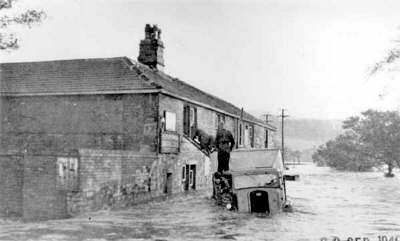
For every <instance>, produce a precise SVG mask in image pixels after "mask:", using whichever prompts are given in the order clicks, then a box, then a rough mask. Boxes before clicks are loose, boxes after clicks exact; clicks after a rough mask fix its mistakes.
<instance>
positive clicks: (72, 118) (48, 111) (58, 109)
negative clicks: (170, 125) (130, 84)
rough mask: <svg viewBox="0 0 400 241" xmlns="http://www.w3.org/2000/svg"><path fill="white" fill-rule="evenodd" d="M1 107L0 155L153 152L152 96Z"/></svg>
mask: <svg viewBox="0 0 400 241" xmlns="http://www.w3.org/2000/svg"><path fill="white" fill-rule="evenodd" d="M1 102H2V103H1V107H2V108H1V113H0V114H1V116H2V119H1V123H0V127H1V134H2V135H1V142H0V144H1V146H2V147H3V148H5V149H16V150H19V151H25V150H27V151H28V152H37V153H41V152H43V151H52V152H67V151H70V150H71V149H78V148H92V149H108V150H113V149H124V150H134V151H146V152H148V151H155V150H156V148H157V135H156V133H157V132H156V127H157V118H158V116H157V114H158V113H157V108H158V101H157V95H156V94H131V95H129V94H126V95H74V96H34V97H1Z"/></svg>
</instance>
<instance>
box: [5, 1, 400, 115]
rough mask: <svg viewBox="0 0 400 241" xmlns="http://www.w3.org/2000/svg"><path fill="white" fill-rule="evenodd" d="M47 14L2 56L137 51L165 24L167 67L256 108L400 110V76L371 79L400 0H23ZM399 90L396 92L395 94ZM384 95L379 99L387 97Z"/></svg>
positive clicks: (395, 23)
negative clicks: (150, 28)
mask: <svg viewBox="0 0 400 241" xmlns="http://www.w3.org/2000/svg"><path fill="white" fill-rule="evenodd" d="M16 6H18V7H19V8H23V7H27V6H29V7H38V8H41V9H44V10H45V11H47V15H48V18H47V19H46V21H45V22H44V23H43V24H41V25H39V26H35V27H33V28H31V29H18V30H17V31H18V33H19V36H20V37H21V38H22V41H21V42H20V44H21V48H20V49H19V50H17V51H11V52H0V61H1V62H15V61H37V60H52V59H73V58H92V57H116V56H128V57H131V58H133V59H135V60H136V58H137V55H138V52H139V50H138V47H139V41H140V40H141V39H143V37H144V26H145V24H146V23H154V24H158V25H159V26H160V27H161V29H162V31H163V32H162V39H163V41H164V44H165V47H166V48H165V52H164V58H165V64H166V68H165V72H167V73H168V74H170V75H172V76H176V77H178V78H180V79H182V80H184V81H187V82H189V83H191V84H193V85H194V86H197V87H199V88H201V89H203V90H205V91H207V92H210V93H212V94H214V95H217V96H220V97H222V98H223V99H226V100H228V101H230V102H232V103H234V104H235V105H237V106H239V107H244V109H245V110H247V111H252V110H256V111H257V112H260V111H265V112H269V113H271V114H278V113H279V108H281V107H284V108H287V109H288V112H289V114H290V115H291V116H296V117H310V118H320V119H326V118H345V117H347V116H350V115H355V114H358V113H359V112H360V111H362V110H365V109H367V108H381V109H384V108H391V109H397V108H398V107H399V106H400V85H399V84H397V82H399V81H395V79H396V76H397V75H400V73H398V74H397V75H396V73H393V74H380V75H378V76H377V77H373V78H368V70H369V68H371V67H372V66H373V65H374V63H375V62H376V61H379V60H381V59H382V58H383V57H384V56H385V54H386V51H387V50H388V49H389V48H390V47H391V46H392V45H393V40H394V39H396V37H398V36H400V31H399V28H398V27H399V26H400V14H399V13H400V1H398V0H387V1H383V0H376V1H368V0H354V1H350V0H338V1H333V0H332V1H329V0H264V1H188V0H185V1H183V0H182V1H167V0H159V1H155V0H151V1H149V0H147V1H133V0H126V1H123V0H113V1H110V0H65V1H61V0H20V1H19V3H18V5H16ZM396 90H397V91H396ZM382 92H383V93H385V94H386V96H385V98H383V99H382V98H378V95H379V94H380V93H382Z"/></svg>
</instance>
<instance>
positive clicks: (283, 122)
mask: <svg viewBox="0 0 400 241" xmlns="http://www.w3.org/2000/svg"><path fill="white" fill-rule="evenodd" d="M279 117H281V120H282V122H281V123H282V126H281V135H282V162H283V168H285V169H286V165H285V134H284V133H285V132H284V127H285V118H286V117H288V115H285V109H284V108H282V113H281V115H280V116H279ZM283 191H284V193H285V202H286V201H287V196H286V180H285V177H284V178H283Z"/></svg>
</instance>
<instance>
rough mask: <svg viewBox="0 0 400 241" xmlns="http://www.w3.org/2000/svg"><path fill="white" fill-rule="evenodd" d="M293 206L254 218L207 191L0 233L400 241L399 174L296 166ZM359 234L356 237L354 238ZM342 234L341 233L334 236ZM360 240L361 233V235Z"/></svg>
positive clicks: (12, 236) (6, 223)
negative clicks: (229, 208)
mask: <svg viewBox="0 0 400 241" xmlns="http://www.w3.org/2000/svg"><path fill="white" fill-rule="evenodd" d="M290 171H291V172H293V173H298V174H300V180H299V181H296V182H288V184H287V191H288V197H289V199H290V200H291V202H292V203H293V206H294V210H293V212H291V213H280V214H278V215H276V216H273V217H256V216H254V215H251V214H242V213H236V212H230V211H226V210H223V209H222V208H221V207H217V206H215V205H214V202H213V200H211V199H209V198H208V197H207V194H206V193H203V192H198V193H192V194H189V195H182V196H176V197H173V198H171V199H168V200H165V201H158V202H151V203H148V204H142V205H137V206H134V207H131V208H128V209H126V210H123V211H100V212H94V213H90V214H84V215H81V216H79V217H75V218H72V219H66V220H56V221H46V222H39V223H22V222H19V221H11V220H2V221H0V240H18V241H19V240H45V241H46V240H87V241H89V240H90V241H94V240H102V241H103V240H124V241H128V240H282V241H291V240H321V238H323V237H326V238H328V239H327V240H333V236H337V237H338V238H340V240H356V239H355V238H356V237H361V238H368V239H369V240H371V241H372V240H382V241H385V237H387V240H389V238H390V237H392V240H393V241H396V237H397V240H399V241H400V179H399V176H400V174H399V173H397V176H396V177H395V178H384V177H383V174H382V172H367V173H351V172H337V171H333V170H331V169H329V168H325V167H315V166H314V165H313V164H307V165H301V166H293V167H291V170H290ZM349 238H353V239H349ZM336 240H338V239H336ZM361 240H362V239H361Z"/></svg>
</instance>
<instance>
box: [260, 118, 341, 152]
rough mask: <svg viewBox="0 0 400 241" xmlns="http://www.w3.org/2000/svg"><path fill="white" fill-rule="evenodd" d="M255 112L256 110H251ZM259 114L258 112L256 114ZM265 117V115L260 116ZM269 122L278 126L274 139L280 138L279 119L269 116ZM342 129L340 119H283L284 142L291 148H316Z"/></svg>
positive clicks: (301, 149)
mask: <svg viewBox="0 0 400 241" xmlns="http://www.w3.org/2000/svg"><path fill="white" fill-rule="evenodd" d="M253 113H257V112H253ZM256 116H260V114H258V115H256ZM260 118H262V119H265V117H260ZM270 120H271V124H273V125H275V126H276V127H277V128H278V131H277V132H276V134H275V139H276V140H279V142H280V140H281V121H280V119H279V118H278V117H276V116H275V117H270ZM341 130H342V120H323V119H309V118H293V117H289V118H286V119H285V144H286V145H287V146H289V147H290V148H291V149H293V150H299V151H303V150H307V149H312V148H316V147H318V146H319V145H322V144H324V143H325V142H327V141H328V140H330V139H333V138H335V137H336V136H337V135H338V134H339V133H340V132H341Z"/></svg>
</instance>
